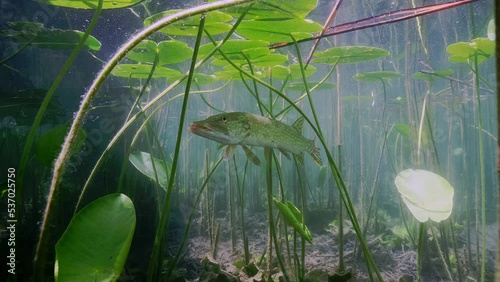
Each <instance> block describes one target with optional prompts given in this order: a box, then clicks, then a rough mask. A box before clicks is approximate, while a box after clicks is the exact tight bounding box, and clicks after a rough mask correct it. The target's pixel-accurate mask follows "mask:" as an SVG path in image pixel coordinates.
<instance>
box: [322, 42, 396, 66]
mask: <svg viewBox="0 0 500 282" xmlns="http://www.w3.org/2000/svg"><path fill="white" fill-rule="evenodd" d="M389 54H390V53H389V51H387V50H384V49H380V48H375V47H368V46H345V47H333V48H330V49H327V50H325V51H322V52H316V53H315V55H314V57H313V60H312V61H313V62H314V63H323V64H335V63H337V64H354V63H361V62H368V61H373V60H376V59H378V58H381V57H386V56H389Z"/></svg>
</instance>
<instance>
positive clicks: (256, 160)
mask: <svg viewBox="0 0 500 282" xmlns="http://www.w3.org/2000/svg"><path fill="white" fill-rule="evenodd" d="M241 147H242V148H243V151H245V154H246V155H247V158H248V159H250V160H251V161H252V162H253V163H254V164H256V165H260V160H259V158H258V157H257V156H256V155H255V154H254V153H253V152H252V150H250V149H249V148H248V147H247V146H245V145H241Z"/></svg>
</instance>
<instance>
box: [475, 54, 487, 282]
mask: <svg viewBox="0 0 500 282" xmlns="http://www.w3.org/2000/svg"><path fill="white" fill-rule="evenodd" d="M478 65H479V63H478V60H477V54H476V55H475V56H474V69H473V71H474V79H475V86H476V98H477V115H478V122H479V124H478V125H479V167H480V175H481V176H480V180H481V247H482V248H481V282H484V281H485V275H486V178H485V172H484V170H485V168H484V141H483V134H482V131H483V117H482V110H481V90H480V89H479V73H478V71H479V67H478Z"/></svg>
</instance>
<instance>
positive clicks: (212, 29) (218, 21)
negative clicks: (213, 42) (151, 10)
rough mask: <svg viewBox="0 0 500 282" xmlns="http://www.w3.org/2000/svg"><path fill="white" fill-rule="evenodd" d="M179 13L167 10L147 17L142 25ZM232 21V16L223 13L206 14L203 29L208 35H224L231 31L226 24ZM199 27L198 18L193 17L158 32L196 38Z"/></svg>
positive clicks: (229, 26)
mask: <svg viewBox="0 0 500 282" xmlns="http://www.w3.org/2000/svg"><path fill="white" fill-rule="evenodd" d="M180 11H182V10H169V11H165V12H161V13H158V14H155V15H152V16H151V17H148V18H146V19H145V20H144V25H145V26H149V25H151V24H152V23H154V22H156V21H158V20H160V19H162V18H164V17H167V16H170V15H173V14H175V13H178V12H180ZM232 19H233V17H232V16H230V15H228V14H225V13H223V12H219V11H213V12H208V13H206V16H205V26H204V29H206V30H207V31H208V33H210V35H216V34H221V33H224V32H226V31H228V30H230V29H231V27H232V26H231V25H230V24H228V23H227V22H229V21H231V20H232ZM199 25H200V17H199V16H193V17H189V18H187V19H183V20H180V21H177V22H174V23H172V24H170V25H168V26H166V27H164V28H162V29H161V30H160V31H161V32H163V33H165V34H169V35H182V36H196V35H197V34H198V26H199Z"/></svg>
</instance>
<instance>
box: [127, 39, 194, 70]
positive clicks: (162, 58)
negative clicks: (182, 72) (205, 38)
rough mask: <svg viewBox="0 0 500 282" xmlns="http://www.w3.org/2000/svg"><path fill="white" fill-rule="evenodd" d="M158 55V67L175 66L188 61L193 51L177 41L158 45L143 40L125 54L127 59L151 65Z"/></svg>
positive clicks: (163, 42)
mask: <svg viewBox="0 0 500 282" xmlns="http://www.w3.org/2000/svg"><path fill="white" fill-rule="evenodd" d="M156 54H158V56H159V58H158V65H160V66H162V65H165V64H175V63H180V62H184V61H186V60H187V59H190V58H191V57H192V55H193V49H191V48H190V47H189V46H187V45H186V43H184V42H180V41H177V40H168V41H162V42H160V43H158V44H156V42H154V41H151V40H143V41H141V43H139V44H137V46H136V47H134V49H132V50H131V51H130V52H128V53H127V57H128V58H130V59H132V60H134V61H138V62H141V63H153V62H154V60H155V57H156Z"/></svg>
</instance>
